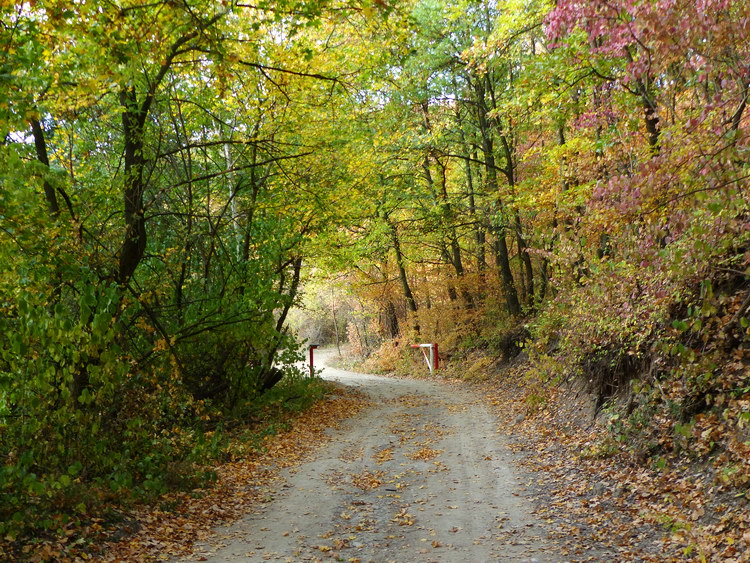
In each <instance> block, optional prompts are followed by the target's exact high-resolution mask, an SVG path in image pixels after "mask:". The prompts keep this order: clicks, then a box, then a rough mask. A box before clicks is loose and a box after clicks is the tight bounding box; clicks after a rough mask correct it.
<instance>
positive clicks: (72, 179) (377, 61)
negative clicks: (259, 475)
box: [0, 0, 750, 541]
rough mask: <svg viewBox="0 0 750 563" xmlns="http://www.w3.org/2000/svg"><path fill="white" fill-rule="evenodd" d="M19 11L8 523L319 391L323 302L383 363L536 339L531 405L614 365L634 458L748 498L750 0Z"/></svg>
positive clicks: (195, 462)
mask: <svg viewBox="0 0 750 563" xmlns="http://www.w3.org/2000/svg"><path fill="white" fill-rule="evenodd" d="M1 6H2V8H1V11H0V21H1V22H2V25H1V26H0V41H1V42H2V45H3V50H2V53H1V54H0V84H1V85H2V88H0V131H1V136H2V142H1V143H0V264H2V268H0V313H1V315H0V432H1V433H0V459H1V460H2V467H0V533H1V534H2V536H3V537H4V538H5V539H6V540H8V541H15V540H16V539H17V538H21V537H25V536H29V535H31V536H33V535H35V534H37V535H38V534H50V533H52V534H54V533H55V532H56V531H59V530H61V529H63V528H65V527H66V526H67V525H68V524H70V522H74V521H77V520H80V519H85V518H88V517H90V516H91V515H92V514H96V513H97V512H98V511H101V510H102V507H103V506H108V505H109V504H110V503H128V502H132V501H134V500H140V499H144V498H155V497H156V496H158V495H159V494H161V493H163V492H165V491H167V490H171V489H174V488H190V487H193V486H196V485H197V484H200V483H204V482H205V481H206V480H210V478H211V473H210V471H206V469H205V467H206V464H207V463H208V462H209V461H210V460H213V459H216V458H221V457H222V456H227V455H228V454H227V450H226V433H227V430H228V429H230V428H232V427H233V426H234V425H236V424H238V423H239V421H247V420H261V419H263V418H264V417H267V416H269V412H271V411H274V412H276V411H280V410H289V409H292V410H294V409H298V408H303V407H304V406H305V405H306V404H309V402H310V401H312V400H314V399H315V398H316V397H318V396H319V394H320V393H322V390H321V387H320V385H319V384H318V383H317V382H316V380H314V379H306V378H304V377H302V375H303V374H302V373H300V371H299V369H298V368H296V367H295V363H296V362H297V361H298V360H299V359H300V353H299V350H300V345H301V342H300V341H299V339H298V337H297V335H296V334H295V331H292V330H290V328H289V327H290V324H289V321H290V318H291V317H294V320H295V323H294V324H295V326H296V327H297V328H298V329H300V330H299V331H298V332H299V334H301V335H302V336H305V335H308V336H312V335H315V337H316V338H317V337H318V336H319V335H318V334H316V332H315V331H316V330H318V329H320V327H321V322H320V321H319V320H315V319H314V318H313V317H314V315H311V314H310V313H309V311H308V313H300V312H292V310H293V307H294V306H295V305H300V304H302V303H304V302H305V300H307V304H308V310H309V309H310V308H311V303H312V302H313V301H315V300H318V301H320V300H323V302H324V309H325V310H326V314H328V313H330V312H331V311H333V312H335V311H339V317H338V319H336V320H335V321H334V322H335V324H334V325H332V324H330V323H329V324H328V328H329V330H330V329H331V328H335V329H336V331H339V332H340V334H339V338H340V339H341V340H342V341H343V340H344V333H346V335H347V336H348V341H349V343H350V345H351V347H352V349H353V351H354V352H355V353H357V354H360V355H361V356H363V357H366V356H370V355H372V354H373V352H377V353H376V354H375V355H374V356H373V358H374V359H373V358H371V359H370V360H368V361H369V366H370V368H373V369H381V370H383V371H399V370H400V371H402V372H405V371H409V370H410V369H413V367H414V365H415V364H414V358H413V356H412V355H411V352H410V351H409V349H408V345H409V344H411V343H412V342H415V341H418V340H424V341H437V342H439V343H440V345H441V347H442V349H443V351H444V352H445V354H446V355H447V357H448V358H449V359H450V360H451V361H452V362H453V366H454V368H453V369H454V372H455V373H458V374H459V375H465V374H466V373H469V374H476V373H479V372H482V373H483V372H484V371H486V370H487V369H488V368H490V367H492V366H493V365H495V364H497V363H498V362H508V361H510V360H511V359H513V358H515V357H516V356H518V355H519V354H521V355H522V357H523V359H524V364H523V365H524V367H523V369H522V370H520V371H515V372H513V373H512V377H517V378H518V382H519V385H520V384H521V382H522V381H523V383H524V385H526V386H528V385H531V386H532V388H533V390H534V392H533V393H530V394H529V395H528V406H529V410H530V411H533V410H534V409H538V408H540V407H541V406H543V405H544V404H545V403H546V401H548V400H549V398H550V391H549V390H550V389H552V388H554V387H555V386H558V385H561V384H563V383H565V384H576V385H579V386H582V387H583V388H585V389H586V390H587V391H588V392H589V393H591V395H592V397H593V399H592V400H593V403H594V407H595V410H596V411H597V412H599V411H604V412H605V413H607V414H608V416H609V419H608V420H610V422H611V424H610V426H611V432H612V436H613V440H614V441H613V444H614V445H610V446H608V447H609V448H614V449H613V450H612V451H619V449H629V450H630V451H631V453H633V454H634V455H635V456H636V457H638V458H639V459H641V460H642V462H643V463H644V464H648V463H655V464H661V463H666V461H665V459H666V457H667V456H666V454H667V453H670V452H671V453H675V452H677V453H679V454H680V455H681V456H687V457H689V458H691V459H693V460H698V461H702V462H709V463H711V464H714V465H715V468H716V479H717V482H718V483H719V484H720V486H722V487H726V488H728V489H731V490H733V491H739V494H747V490H748V485H750V436H749V434H748V433H749V432H750V431H749V430H748V427H749V425H750V378H748V375H747V371H748V369H747V368H748V326H749V325H750V322H749V321H748V317H749V316H750V315H749V314H748V304H749V303H750V293H749V292H748V272H749V267H750V247H749V246H748V242H749V239H750V235H749V232H750V229H749V228H748V227H750V214H749V211H748V194H747V186H748V178H749V177H750V166H749V163H748V154H749V151H750V141H749V139H748V124H749V123H750V118H749V117H748V113H747V111H746V107H747V101H748V90H749V88H750V41H748V39H749V38H750V4H748V3H747V2H744V1H742V0H658V1H651V0H593V1H588V2H578V1H575V0H559V1H558V2H551V1H547V0H526V1H521V0H505V1H497V2H495V1H487V0H485V1H480V0H454V1H437V0H408V1H403V2H389V1H387V0H355V1H351V2H346V1H323V0H308V1H305V0H302V1H294V0H282V1H275V2H265V1H260V2H257V3H254V4H249V3H244V2H235V1H229V0H225V1H221V2H216V1H198V0H178V1H174V0H169V1H157V2H144V3H139V2H131V1H124V2H79V3H70V2H62V1H54V0H45V1H38V2H26V3H12V2H3V3H2V4H1ZM334 279H335V280H337V281H335V282H333V281H331V280H334ZM321 280H323V281H321ZM331 287H333V289H331ZM290 312H291V317H290ZM311 319H312V320H311ZM311 323H312V324H311ZM311 326H312V329H311V328H310V327H311ZM313 329H314V330H313ZM508 377H511V375H509V376H508ZM607 451H609V450H606V451H604V453H606V452H607ZM610 453H611V452H610Z"/></svg>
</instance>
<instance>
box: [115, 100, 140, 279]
mask: <svg viewBox="0 0 750 563" xmlns="http://www.w3.org/2000/svg"><path fill="white" fill-rule="evenodd" d="M120 105H121V106H122V107H123V110H124V111H123V113H122V128H123V138H124V141H125V154H124V159H123V161H124V181H123V184H124V187H123V204H124V211H125V237H124V238H123V241H122V248H121V249H120V264H119V270H118V274H117V281H118V282H119V283H120V284H121V285H125V284H127V283H128V281H129V280H130V278H131V277H132V276H133V273H134V272H135V270H136V268H137V267H138V264H139V263H140V261H141V259H142V258H143V254H144V253H145V251H146V242H147V235H146V221H145V215H144V209H143V192H144V187H145V186H144V181H143V172H144V168H145V164H146V160H145V158H144V155H143V133H144V126H145V121H146V116H145V113H144V111H143V110H142V109H141V108H139V107H138V99H137V97H136V92H135V89H134V88H133V87H130V88H127V89H124V90H122V91H121V92H120Z"/></svg>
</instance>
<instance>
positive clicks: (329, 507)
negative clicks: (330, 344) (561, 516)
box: [185, 351, 560, 563]
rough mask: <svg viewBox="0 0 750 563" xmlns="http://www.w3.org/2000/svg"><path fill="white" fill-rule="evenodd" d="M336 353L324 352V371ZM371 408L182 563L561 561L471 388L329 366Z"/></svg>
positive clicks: (328, 374)
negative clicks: (252, 509) (365, 398)
mask: <svg viewBox="0 0 750 563" xmlns="http://www.w3.org/2000/svg"><path fill="white" fill-rule="evenodd" d="M330 354H331V352H328V351H320V352H319V353H318V356H317V358H319V361H321V362H322V363H324V364H325V362H326V359H327V358H328V357H330ZM323 377H325V378H326V379H329V380H333V381H338V382H340V383H342V384H345V385H350V386H353V387H356V388H358V389H359V390H361V391H363V392H364V393H366V395H367V396H368V397H369V399H370V401H371V402H372V406H371V407H369V408H368V409H366V410H365V411H364V412H363V413H362V414H361V415H360V416H359V417H356V418H354V419H351V420H349V421H347V422H346V423H345V424H344V425H343V426H342V427H341V428H339V429H337V430H333V431H332V434H331V435H332V438H333V439H332V440H331V441H330V442H329V443H327V444H325V445H323V446H322V447H321V449H320V450H319V451H318V452H317V453H316V455H315V456H314V458H313V459H311V460H310V461H308V462H306V463H304V464H302V465H300V466H298V467H296V468H294V469H292V470H289V471H286V472H284V474H283V477H284V480H283V484H282V485H281V486H278V487H276V488H275V490H273V491H269V492H268V502H266V503H265V504H262V505H260V506H258V507H257V509H256V511H255V512H252V513H250V514H248V515H247V516H246V517H245V518H244V519H242V520H239V521H237V522H235V523H234V524H232V525H231V526H227V527H225V528H222V529H219V530H217V534H216V536H214V537H213V538H212V540H211V543H210V544H202V545H199V546H196V551H195V555H194V556H193V557H191V558H189V559H185V561H196V560H200V561H214V562H228V561H352V562H358V561H359V562H366V561H374V562H388V561H395V562H412V561H413V562H428V561H445V562H466V563H476V562H483V561H545V562H546V561H558V560H560V558H559V557H557V556H556V554H555V553H556V551H555V548H554V546H553V545H552V544H551V543H550V542H549V541H548V540H547V539H546V534H545V531H544V528H543V525H542V523H541V522H540V521H539V520H538V519H537V518H536V517H535V516H534V515H533V513H532V511H533V506H532V504H531V501H530V500H529V499H528V498H527V496H526V495H527V491H526V484H527V483H529V482H530V479H531V478H530V477H529V476H528V475H524V474H522V473H520V472H519V470H518V469H517V468H515V467H514V466H513V464H512V454H511V452H510V451H508V449H507V448H506V447H505V441H504V438H503V436H502V435H501V434H499V433H498V428H497V426H498V424H497V421H496V420H495V418H494V417H493V416H492V415H491V413H490V412H489V411H488V409H487V408H486V407H485V406H484V405H483V403H482V400H481V399H480V397H479V396H478V395H477V394H476V393H475V392H474V391H473V390H472V389H471V388H469V387H468V386H464V385H459V384H450V383H444V382H439V381H432V380H427V379H395V378H386V377H379V376H375V375H364V374H358V373H352V372H347V371H343V370H339V369H334V368H331V367H326V368H325V370H324V373H323Z"/></svg>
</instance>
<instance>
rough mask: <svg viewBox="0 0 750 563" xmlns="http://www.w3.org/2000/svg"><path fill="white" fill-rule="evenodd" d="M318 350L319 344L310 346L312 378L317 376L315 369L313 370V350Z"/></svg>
mask: <svg viewBox="0 0 750 563" xmlns="http://www.w3.org/2000/svg"><path fill="white" fill-rule="evenodd" d="M317 348H318V345H317V344H310V377H314V376H315V369H314V368H313V350H316V349H317Z"/></svg>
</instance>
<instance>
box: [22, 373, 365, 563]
mask: <svg viewBox="0 0 750 563" xmlns="http://www.w3.org/2000/svg"><path fill="white" fill-rule="evenodd" d="M366 405H367V401H366V400H365V399H364V396H363V395H361V394H360V393H358V392H356V391H354V390H352V389H349V388H343V387H338V386H337V388H336V389H335V393H333V394H331V395H329V396H327V397H326V398H324V399H322V400H321V401H320V402H318V403H316V404H315V405H313V406H312V407H311V408H310V409H309V410H307V411H305V412H303V413H301V414H299V415H296V416H295V417H294V418H292V419H291V420H289V421H288V422H289V428H288V429H287V430H283V431H281V432H279V433H278V434H276V435H274V436H268V437H267V438H266V440H265V441H264V448H263V451H262V452H256V453H254V454H251V455H250V456H248V457H246V458H245V459H242V460H238V461H233V462H231V463H225V464H222V465H220V466H218V467H215V470H216V472H217V474H218V480H217V483H216V484H215V486H214V487H212V488H211V489H207V490H194V491H191V492H189V493H171V494H167V495H164V496H163V497H162V498H161V499H160V500H159V503H158V506H141V507H139V508H137V509H135V510H132V511H131V512H130V513H129V514H128V515H127V521H128V523H129V524H128V528H129V530H131V531H132V533H128V530H123V532H124V533H125V535H126V537H125V538H124V539H122V540H120V541H114V542H113V541H104V540H102V541H99V542H98V543H96V542H95V543H94V546H93V548H89V550H88V551H84V550H83V549H81V550H76V551H71V550H69V549H68V550H65V549H64V547H63V546H62V545H60V546H55V545H54V544H47V545H44V546H42V547H40V548H39V551H38V552H37V553H33V554H30V556H29V560H30V561H51V560H54V561H61V562H66V561H80V560H89V559H95V560H99V561H127V562H141V561H159V560H167V559H171V558H173V557H176V556H181V555H185V554H187V553H189V552H190V551H191V547H192V545H193V543H194V542H196V541H198V540H202V539H205V538H207V537H208V536H210V535H211V529H212V528H213V527H214V526H216V525H218V524H220V523H225V522H227V521H231V520H233V519H236V518H238V517H240V516H241V515H243V514H244V513H246V512H247V511H248V510H249V508H250V507H251V506H252V505H253V504H254V503H258V502H261V501H264V500H268V495H269V494H271V493H270V486H271V485H273V484H274V482H276V481H277V480H278V473H279V470H280V469H282V468H286V467H291V466H294V465H297V464H299V463H300V462H301V461H303V460H304V459H305V458H306V457H307V456H309V455H310V454H311V453H312V452H313V451H314V450H315V449H316V448H318V447H319V446H320V445H321V444H323V443H325V442H326V441H328V440H329V438H328V436H327V435H326V433H325V431H326V429H328V428H331V427H336V426H338V425H339V423H340V422H341V421H343V420H345V419H347V418H350V417H352V416H355V415H356V414H357V413H358V412H359V411H360V410H361V409H363V408H364V407H365V406H366ZM160 507H161V508H160ZM110 536H111V531H110ZM95 537H96V536H95ZM42 549H45V550H47V551H49V552H50V553H47V552H45V551H41V550H42ZM64 552H67V553H68V555H67V556H60V555H59V554H60V553H64ZM51 553H52V554H57V555H56V556H52V555H51Z"/></svg>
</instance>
